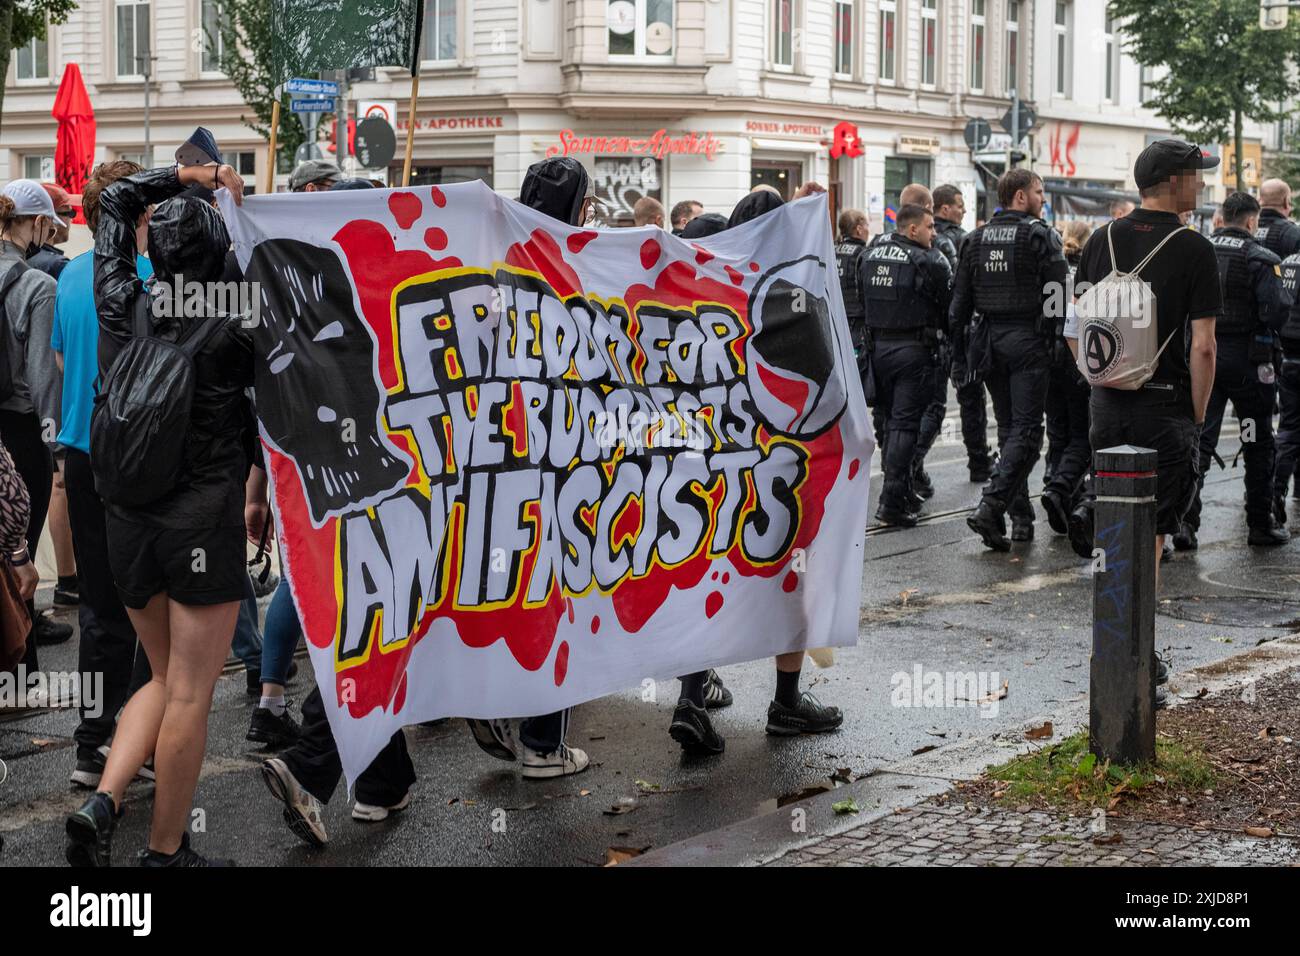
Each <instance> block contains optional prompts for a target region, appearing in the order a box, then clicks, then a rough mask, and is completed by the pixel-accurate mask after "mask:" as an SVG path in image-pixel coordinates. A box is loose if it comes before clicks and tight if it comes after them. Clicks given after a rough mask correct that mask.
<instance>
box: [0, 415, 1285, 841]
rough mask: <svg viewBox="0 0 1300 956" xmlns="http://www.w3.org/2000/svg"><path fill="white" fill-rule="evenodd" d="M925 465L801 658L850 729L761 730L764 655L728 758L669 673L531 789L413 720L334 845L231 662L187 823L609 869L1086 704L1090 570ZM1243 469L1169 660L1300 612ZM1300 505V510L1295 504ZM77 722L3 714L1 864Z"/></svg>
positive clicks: (455, 728)
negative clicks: (934, 688)
mask: <svg viewBox="0 0 1300 956" xmlns="http://www.w3.org/2000/svg"><path fill="white" fill-rule="evenodd" d="M1237 445H1238V442H1237V437H1236V432H1235V430H1229V429H1228V428H1226V427H1225V434H1224V437H1223V440H1222V442H1221V445H1220V454H1221V455H1222V456H1223V457H1224V458H1225V460H1228V461H1231V459H1232V455H1233V454H1234V453H1235V451H1236V449H1237ZM1040 467H1041V465H1040ZM929 470H930V472H931V474H932V476H933V478H934V483H935V485H936V487H937V489H938V493H937V495H936V498H935V499H934V500H933V501H931V502H930V505H929V511H930V512H931V513H933V514H935V515H936V517H934V518H932V519H930V520H928V521H926V522H925V523H923V524H922V525H921V526H920V527H918V528H916V529H913V530H910V531H904V532H896V531H885V532H871V533H869V536H868V547H867V564H866V568H865V571H864V575H863V586H862V614H861V630H860V640H859V643H858V645H857V646H856V647H854V648H851V649H847V650H844V649H841V650H838V651H837V652H836V654H837V661H836V664H835V666H834V667H832V668H829V669H827V670H819V669H817V668H816V667H814V666H813V665H812V663H811V661H806V666H805V671H804V685H805V686H810V687H811V689H812V690H813V692H814V693H816V694H817V695H818V696H819V697H820V698H821V699H822V700H823V701H825V702H828V703H834V704H837V705H839V706H840V707H842V708H843V709H844V710H845V713H846V719H845V724H844V727H843V729H842V730H841V731H839V732H838V733H835V734H830V735H825V736H820V737H805V738H797V739H777V738H769V737H767V736H766V735H765V734H764V733H763V724H764V722H765V715H766V708H767V704H768V701H769V699H770V697H771V693H772V689H773V686H774V676H773V667H772V664H771V662H770V661H758V662H753V663H750V664H743V665H735V666H730V667H726V668H724V669H723V670H722V672H721V673H722V675H723V678H724V680H725V681H726V683H727V685H728V686H729V687H730V688H731V689H732V691H733V693H734V694H735V704H734V705H733V706H732V707H731V708H730V709H728V710H725V711H721V712H714V719H715V723H716V726H717V727H718V729H719V730H720V731H721V733H723V734H724V735H725V736H726V738H727V752H726V754H725V755H724V756H722V757H720V758H711V759H705V760H694V761H691V760H687V759H684V758H683V757H682V755H681V752H680V750H679V748H678V747H677V745H676V744H674V743H673V742H672V741H671V740H670V739H669V738H668V735H667V727H668V723H669V719H670V717H671V713H672V706H673V703H674V700H675V697H676V683H675V682H661V683H660V684H659V685H658V687H657V700H656V701H654V702H647V701H643V700H642V699H641V693H640V691H639V690H638V691H637V692H636V693H632V692H629V693H626V694H621V695H616V696H613V697H608V698H605V699H603V700H599V701H596V702H593V703H590V704H587V705H584V706H582V707H580V708H579V709H578V710H577V711H576V714H575V717H574V720H573V723H572V724H571V728H570V737H569V742H570V744H571V745H574V746H578V747H582V748H585V749H586V750H587V751H588V752H589V753H590V755H591V758H592V767H591V769H590V770H588V772H586V773H585V774H582V775H580V776H578V777H574V778H569V779H566V780H556V781H547V782H536V783H535V782H526V781H523V780H521V779H519V777H518V776H517V774H516V773H515V772H514V771H513V770H512V769H511V765H509V764H505V763H501V762H498V761H494V760H492V759H491V758H489V757H487V756H486V755H485V754H483V753H482V752H481V751H479V750H478V748H477V747H476V746H475V745H474V744H473V742H472V740H471V738H470V736H469V734H468V733H467V731H466V730H465V729H464V726H463V724H462V723H461V722H460V721H456V720H453V721H449V722H447V723H445V724H443V725H440V726H437V727H433V728H426V727H417V728H410V729H408V731H407V733H408V735H409V742H410V744H411V752H412V755H413V757H414V759H415V762H416V767H417V771H418V773H419V778H420V779H419V782H418V783H417V785H416V788H415V791H414V795H413V802H412V804H411V807H410V808H409V809H408V810H407V811H405V812H404V813H402V814H400V815H396V816H394V817H393V818H392V819H391V820H390V821H388V822H385V823H382V824H368V825H367V824H359V823H354V822H353V821H352V820H351V819H350V816H349V807H348V802H347V800H346V795H345V794H344V793H343V791H342V788H340V790H339V791H338V792H337V793H336V794H335V797H334V799H333V801H332V802H331V803H330V805H329V807H328V811H327V817H326V825H327V827H328V829H329V833H330V838H331V843H330V846H329V847H328V848H327V849H326V850H324V851H320V850H312V849H309V848H307V847H306V846H304V845H303V844H301V843H300V842H299V841H298V839H297V838H296V837H294V836H293V835H292V834H291V833H290V832H289V831H288V830H287V829H286V828H285V827H284V826H283V825H282V823H281V820H280V814H279V810H278V804H276V803H275V802H274V801H273V800H272V799H271V798H270V796H269V795H268V793H267V792H266V790H265V788H264V786H263V784H262V782H261V779H260V774H259V773H258V770H257V764H258V762H259V760H260V754H259V753H258V752H257V751H256V750H254V749H253V745H252V744H249V743H248V742H247V741H245V740H244V733H245V731H246V729H247V725H248V718H249V715H250V713H251V711H252V706H253V703H252V701H250V700H249V699H247V698H246V697H245V695H244V675H243V672H242V670H239V671H233V672H229V673H228V674H227V676H226V677H224V678H223V679H222V680H221V681H220V682H219V684H218V688H217V694H216V700H215V703H214V707H213V713H212V718H211V721H210V725H209V748H208V757H207V761H206V764H205V767H204V771H203V777H202V779H201V781H200V783H199V787H198V793H197V795H196V808H197V809H198V811H200V815H201V818H202V822H203V824H204V826H205V829H206V832H204V833H202V834H199V835H196V837H195V838H194V839H195V845H196V847H197V848H199V849H200V850H201V851H202V852H205V853H208V854H211V855H220V856H230V857H234V858H235V859H236V860H238V861H239V862H241V863H244V864H252V865H263V866H286V865H287V866H315V865H347V864H461V865H496V866H501V865H536V864H559V865H592V864H598V863H602V862H604V860H605V855H606V850H607V848H609V847H615V846H617V847H633V848H637V849H643V848H649V847H662V846H665V845H667V844H669V843H672V842H675V841H677V840H681V839H684V838H686V837H689V836H693V835H697V834H700V833H703V832H706V831H710V830H714V829H716V828H719V827H722V826H724V825H726V824H729V823H733V822H735V821H738V820H742V819H744V818H746V817H749V816H752V815H754V814H756V813H758V812H761V811H763V810H766V809H769V808H771V807H773V806H774V805H775V803H774V801H775V800H776V799H777V798H778V797H783V796H786V795H790V794H793V793H795V792H797V791H800V790H802V789H804V788H808V787H816V786H819V785H823V784H826V783H827V782H828V780H829V777H830V775H831V774H832V773H834V772H835V771H836V770H837V769H838V768H850V769H851V771H852V772H853V773H854V774H855V775H856V774H861V773H865V772H868V771H870V770H872V769H873V768H876V767H879V766H881V765H882V764H884V763H887V762H890V761H893V760H897V759H899V758H902V757H906V756H908V755H910V754H911V753H913V752H914V751H916V750H918V749H920V748H923V747H928V746H938V747H940V748H942V747H943V746H944V745H946V744H951V743H954V742H956V741H960V740H963V739H967V738H969V737H971V736H982V735H986V734H989V733H992V732H994V731H997V730H1004V729H1008V728H1013V727H1016V726H1018V725H1020V724H1023V723H1024V722H1025V721H1028V720H1030V719H1032V718H1034V717H1035V716H1037V715H1040V714H1042V713H1045V712H1047V711H1050V710H1051V709H1052V707H1054V706H1056V704H1058V703H1059V702H1062V701H1072V700H1079V699H1082V698H1081V695H1083V694H1086V692H1087V681H1088V667H1087V664H1088V651H1089V644H1090V608H1091V584H1090V581H1091V579H1090V578H1089V576H1088V575H1087V573H1086V572H1087V566H1086V564H1085V563H1084V562H1081V561H1079V559H1078V558H1076V557H1075V555H1074V554H1073V552H1072V551H1071V550H1070V548H1069V545H1068V543H1067V542H1066V541H1065V540H1064V539H1063V538H1057V537H1055V536H1053V535H1052V534H1051V531H1050V529H1049V528H1048V526H1047V522H1046V520H1045V519H1044V518H1042V516H1041V512H1040V515H1039V521H1038V524H1037V532H1038V540H1036V541H1035V542H1033V543H1031V544H1027V545H1017V546H1015V548H1014V550H1013V551H1012V553H1011V554H1005V555H998V554H992V553H988V552H986V551H985V550H984V549H983V548H982V547H981V545H980V544H979V542H978V540H977V539H976V538H975V537H974V536H973V535H972V534H971V533H970V532H969V530H968V529H967V528H966V525H965V522H964V517H965V514H964V511H965V509H969V508H970V507H972V506H973V505H974V503H975V502H976V500H977V498H978V493H979V489H978V487H977V486H976V485H973V484H970V483H969V482H968V481H966V477H967V476H966V468H965V460H964V451H963V450H962V449H961V448H960V447H957V446H951V445H949V446H942V445H941V446H938V447H936V449H935V450H934V452H933V453H932V455H931V462H930V465H929ZM877 473H878V462H877ZM1241 474H1242V472H1241V469H1240V467H1238V469H1236V470H1235V471H1226V472H1221V471H1219V470H1218V469H1217V468H1216V469H1215V471H1214V472H1212V474H1211V477H1210V484H1209V485H1208V486H1207V490H1206V496H1205V500H1206V507H1205V517H1204V527H1203V529H1202V535H1201V542H1202V545H1201V550H1200V551H1199V552H1198V553H1195V554H1191V555H1179V556H1177V557H1176V558H1175V559H1174V560H1172V561H1170V562H1166V564H1165V566H1164V568H1163V571H1162V576H1163V580H1162V587H1161V594H1160V598H1161V601H1162V603H1161V605H1160V612H1159V614H1158V616H1157V620H1156V643H1157V647H1158V648H1161V649H1166V650H1168V651H1169V652H1170V653H1171V654H1172V656H1173V660H1174V665H1175V670H1184V669H1186V668H1189V667H1193V666H1197V665H1201V664H1205V663H1209V662H1212V661H1215V660H1219V659H1222V658H1224V657H1227V656H1229V655H1232V654H1234V653H1239V652H1241V651H1244V650H1247V649H1249V648H1250V647H1253V646H1254V645H1255V644H1256V643H1257V642H1259V641H1261V640H1266V639H1269V638H1272V637H1277V636H1281V635H1283V634H1286V633H1290V629H1289V628H1286V627H1284V626H1280V625H1284V624H1285V622H1293V621H1300V561H1297V551H1298V550H1300V541H1297V542H1292V543H1290V544H1288V545H1286V546H1284V547H1282V548H1276V549H1269V550H1254V549H1249V548H1247V547H1246V546H1245V534H1246V530H1245V520H1244V514H1243V512H1242V508H1241V502H1242V497H1241V496H1242V491H1241V488H1242V486H1241ZM1040 485H1041V482H1040V481H1038V480H1037V477H1036V478H1035V480H1033V481H1031V488H1032V489H1037V488H1038V487H1040ZM1289 504H1290V505H1291V513H1292V516H1293V518H1296V519H1300V502H1290V503H1289ZM46 600H48V596H47V597H46ZM70 619H71V620H73V621H74V622H75V615H73V616H71V617H70ZM1297 626H1300V625H1297ZM41 659H42V666H43V667H45V668H47V669H58V668H67V669H71V668H73V667H74V666H75V639H74V641H73V642H69V643H68V644H66V645H63V646H60V647H53V648H42V650H41ZM918 664H919V665H920V666H921V667H922V669H923V670H925V671H932V670H935V671H975V672H981V673H983V674H985V675H986V679H987V680H989V681H990V682H991V683H992V684H994V685H999V684H1000V683H1001V681H1006V682H1007V696H1006V697H1005V698H1004V699H1002V700H1001V701H999V702H998V705H997V712H996V714H989V713H988V712H987V709H984V710H981V709H979V708H975V707H968V706H949V707H942V708H924V707H922V708H909V707H899V706H892V705H891V677H892V675H894V674H896V673H899V672H903V673H907V674H910V673H912V672H913V669H914V667H915V666H916V665H918ZM305 671H306V668H304V672H305ZM994 675H996V677H995V676H994ZM309 680H310V678H309V677H307V676H300V677H299V678H298V681H297V684H296V685H295V686H293V687H292V688H291V690H290V695H291V696H292V697H296V698H297V699H299V700H301V698H302V697H303V696H305V694H306V692H307V689H308V686H309V685H308V683H307V682H308V681H309ZM75 723H76V717H75V712H69V711H51V712H44V713H38V714H34V715H32V716H30V717H25V718H23V719H20V720H8V721H5V722H0V759H3V760H4V762H5V765H6V768H7V779H5V780H4V782H3V783H0V836H3V838H4V841H5V846H4V849H3V852H2V853H0V865H61V864H62V848H63V837H62V832H63V818H64V816H65V815H66V814H67V813H68V812H69V811H70V810H71V809H74V808H75V806H76V805H77V804H78V803H79V802H80V800H81V799H82V798H83V797H84V793H83V792H81V791H75V790H74V789H73V788H72V787H71V786H70V785H69V784H68V781H67V776H68V773H69V772H70V771H71V769H72V766H73V763H74V758H73V754H74V750H73V748H72V740H71V735H72V731H73V728H74V726H75ZM939 753H940V754H942V749H941V750H940V751H939ZM147 796H148V788H147V787H144V786H140V785H137V786H136V787H135V788H133V790H132V797H133V798H134V799H133V800H132V802H131V803H130V806H129V812H128V814H127V816H126V818H125V819H124V821H123V823H122V825H121V827H120V828H119V831H118V834H119V835H118V838H117V840H116V845H115V851H116V862H117V863H118V864H119V865H122V864H126V863H129V862H131V860H132V858H133V856H134V853H135V851H136V850H137V849H138V848H140V847H142V846H143V845H144V842H145V835H146V830H147V823H148V807H149V803H148V800H147ZM614 808H618V809H619V810H620V811H621V812H611V811H612V810H613V809H614ZM502 811H504V812H502ZM494 823H495V827H494Z"/></svg>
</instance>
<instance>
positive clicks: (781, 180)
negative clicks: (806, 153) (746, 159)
mask: <svg viewBox="0 0 1300 956" xmlns="http://www.w3.org/2000/svg"><path fill="white" fill-rule="evenodd" d="M749 185H750V186H751V187H754V186H761V185H766V186H771V187H772V188H773V189H775V190H776V191H777V192H779V193H780V194H781V198H782V199H784V200H786V201H787V202H789V200H790V198H791V197H792V196H794V193H795V190H797V189H798V188H799V187H800V186H802V185H803V163H799V162H794V161H791V160H779V159H755V160H752V161H751V162H750V165H749Z"/></svg>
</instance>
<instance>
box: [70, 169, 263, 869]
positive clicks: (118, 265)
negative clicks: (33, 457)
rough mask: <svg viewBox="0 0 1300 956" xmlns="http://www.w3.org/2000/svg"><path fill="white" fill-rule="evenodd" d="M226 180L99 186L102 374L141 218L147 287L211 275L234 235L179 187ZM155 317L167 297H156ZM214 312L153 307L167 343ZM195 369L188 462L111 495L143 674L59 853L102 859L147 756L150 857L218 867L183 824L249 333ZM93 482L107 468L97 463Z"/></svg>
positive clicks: (234, 497) (236, 592)
mask: <svg viewBox="0 0 1300 956" xmlns="http://www.w3.org/2000/svg"><path fill="white" fill-rule="evenodd" d="M195 184H203V185H210V186H212V187H213V188H221V187H225V188H228V189H229V190H230V191H231V193H232V194H233V196H234V199H235V201H236V202H240V201H241V200H242V196H243V185H244V184H243V180H242V179H240V177H239V174H238V173H236V172H235V170H233V169H232V168H231V167H229V166H219V167H217V166H186V167H181V168H176V167H168V168H163V169H154V170H149V171H147V172H142V173H137V174H135V175H133V176H129V177H127V178H125V179H121V180H118V181H117V182H115V183H113V184H112V185H111V186H109V187H108V188H107V189H105V190H104V192H103V194H102V195H101V197H100V201H99V209H100V212H99V215H100V224H99V230H98V231H97V232H96V234H95V307H96V310H97V311H98V314H99V327H100V336H99V371H100V378H101V381H102V380H103V379H104V377H105V375H106V373H107V372H108V370H109V369H110V367H111V366H112V365H113V360H114V359H115V358H116V356H117V355H118V353H119V352H120V351H121V350H122V348H123V347H124V346H125V345H126V344H127V343H128V342H129V341H130V339H131V337H132V318H133V312H134V303H135V301H136V299H137V297H138V296H139V295H141V294H142V291H143V288H142V284H141V282H140V279H139V276H138V274H137V272H136V236H135V230H136V223H137V222H138V221H139V219H140V216H141V214H142V213H144V212H145V211H146V210H147V209H148V207H149V206H151V205H153V204H158V205H157V207H156V208H155V209H154V212H153V214H152V217H151V218H150V221H149V258H150V260H151V261H152V263H153V266H154V270H155V276H156V279H157V284H156V285H155V286H154V287H153V289H152V290H150V291H149V292H147V293H145V294H154V293H155V292H156V291H161V292H162V293H163V294H168V293H169V292H170V288H169V287H170V285H171V283H173V282H177V281H180V280H181V277H182V276H183V278H184V281H186V282H188V281H190V280H194V281H197V282H210V281H214V280H216V279H218V278H219V277H220V275H221V272H222V268H223V266H224V263H225V256H226V251H227V249H228V248H229V246H230V237H229V235H228V234H227V232H226V227H225V224H224V223H223V222H222V220H221V217H220V215H219V214H218V213H217V211H216V210H215V209H213V208H212V207H211V206H210V205H208V204H207V203H204V202H203V201H201V200H199V199H196V198H193V197H188V196H187V197H179V196H178V194H179V193H181V192H182V191H183V190H184V189H185V188H186V187H188V186H191V185H195ZM150 311H151V313H152V314H153V315H154V316H157V315H158V314H159V313H160V312H165V311H166V310H154V309H151V310H150ZM208 318H209V316H208V315H204V316H201V317H187V318H177V319H167V318H154V319H153V320H152V321H153V323H154V327H155V334H157V335H158V336H159V337H162V338H169V339H172V340H175V339H176V338H178V337H180V336H181V335H183V334H185V333H187V332H189V331H190V330H191V329H192V328H193V325H194V323H198V322H204V323H206V322H207V319H208ZM194 366H195V372H196V378H195V390H194V397H193V404H192V406H191V413H190V426H189V429H188V431H187V433H186V434H185V436H183V437H182V436H177V440H180V441H184V443H185V447H184V459H183V465H182V468H181V473H180V476H179V478H178V480H177V482H176V484H175V485H174V487H173V488H172V489H171V490H169V491H168V492H166V493H165V494H164V495H163V496H162V497H161V498H159V499H157V500H155V501H153V502H151V503H150V504H149V505H148V506H147V507H145V508H132V507H126V506H123V505H120V504H114V503H113V502H112V501H106V502H105V511H106V513H107V522H106V523H107V532H108V541H109V548H110V551H109V554H110V563H111V564H112V570H113V577H114V578H115V580H116V581H117V586H118V591H119V593H120V594H121V596H122V602H123V603H124V604H125V605H126V607H127V612H128V614H129V615H130V617H131V623H132V624H133V625H134V627H135V630H136V633H137V634H138V635H139V638H140V643H141V645H142V646H143V647H144V650H145V653H146V654H147V655H148V658H149V664H150V667H151V668H152V670H153V679H152V680H151V681H150V682H149V683H148V684H146V685H145V686H144V687H142V688H140V690H139V691H137V692H136V694H135V695H134V696H133V697H132V698H131V700H130V701H129V702H128V703H127V705H126V708H125V709H124V710H123V712H122V717H121V719H120V720H119V722H118V727H117V734H116V736H115V737H114V739H113V747H112V749H111V750H110V752H109V756H108V760H107V762H106V763H105V766H104V773H103V775H102V777H101V778H100V783H99V788H98V790H97V791H96V792H95V794H94V795H93V796H91V798H90V799H89V800H87V801H86V803H85V804H84V805H83V806H82V807H81V808H80V809H79V810H78V811H77V812H76V813H74V814H72V816H70V817H69V818H68V820H67V832H68V850H67V856H68V861H69V862H70V863H73V864H74V865H91V866H107V865H109V863H110V861H111V851H112V833H113V828H114V824H115V821H116V818H117V817H118V816H119V815H120V813H121V801H122V797H123V795H124V794H125V792H126V787H127V784H128V783H129V782H130V781H131V779H132V778H133V777H134V776H135V774H136V772H137V771H138V770H139V769H140V767H141V765H142V764H143V763H144V762H145V760H146V759H147V758H148V757H149V756H150V755H151V754H152V755H153V756H154V767H155V773H156V775H157V784H156V787H155V790H154V806H153V825H152V827H151V828H150V834H149V847H148V850H147V851H146V852H145V853H144V854H143V855H142V856H141V864H142V865H144V866H208V865H212V864H211V863H209V861H207V860H205V859H204V858H203V857H201V856H200V855H199V854H197V853H195V852H194V851H193V850H191V849H190V846H189V835H188V832H187V830H188V828H187V826H186V824H187V822H188V819H189V813H190V806H191V803H192V801H193V798H194V787H195V785H196V783H197V782H198V776H199V768H200V766H201V765H202V763H203V752H204V748H205V744H206V741H207V723H208V711H209V709H210V707H211V704H212V690H213V686H214V685H215V684H216V680H217V677H218V676H219V675H220V673H221V668H222V665H223V664H224V663H225V661H226V656H227V654H228V653H229V651H230V640H231V636H232V634H233V632H234V626H235V616H236V614H237V613H238V610H239V602H240V600H241V599H242V597H243V595H244V587H245V579H246V576H247V571H246V569H245V551H244V477H245V475H246V474H247V470H248V463H247V457H246V440H247V438H248V433H249V429H250V426H251V415H250V412H249V406H248V401H247V399H246V397H245V394H244V390H245V388H247V387H248V386H250V385H251V384H252V382H253V352H252V340H251V337H250V335H249V331H248V330H247V329H245V328H243V327H242V326H241V324H240V319H239V317H238V316H228V317H226V321H225V323H224V324H223V325H221V326H220V328H219V329H218V330H217V331H216V332H215V334H213V335H212V336H211V337H210V338H208V339H207V341H206V343H205V344H204V345H203V347H202V348H201V350H200V351H199V352H198V353H197V355H196V356H195V360H194ZM92 467H94V468H95V469H96V479H97V484H98V480H99V479H100V478H101V477H102V476H101V474H100V472H99V467H102V465H101V466H99V467H97V466H96V463H95V462H94V461H92Z"/></svg>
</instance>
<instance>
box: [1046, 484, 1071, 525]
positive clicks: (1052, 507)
mask: <svg viewBox="0 0 1300 956" xmlns="http://www.w3.org/2000/svg"><path fill="white" fill-rule="evenodd" d="M1041 501H1042V504H1043V511H1044V512H1046V513H1047V523H1048V524H1049V525H1050V526H1051V528H1052V530H1053V531H1055V532H1056V533H1057V534H1069V533H1070V509H1069V508H1068V507H1067V506H1066V502H1065V499H1064V498H1062V497H1061V495H1060V493H1059V492H1056V491H1044V492H1043V497H1042V499H1041Z"/></svg>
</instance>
